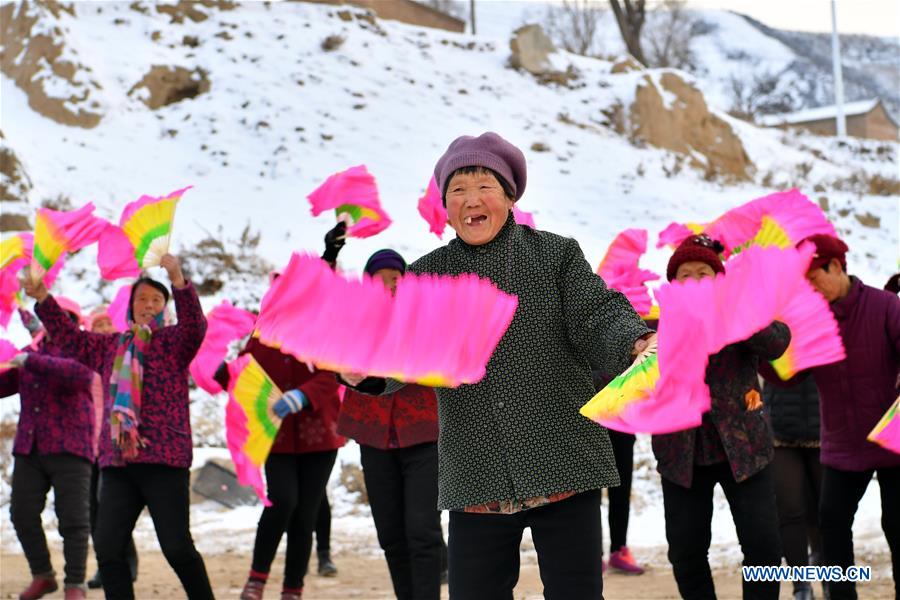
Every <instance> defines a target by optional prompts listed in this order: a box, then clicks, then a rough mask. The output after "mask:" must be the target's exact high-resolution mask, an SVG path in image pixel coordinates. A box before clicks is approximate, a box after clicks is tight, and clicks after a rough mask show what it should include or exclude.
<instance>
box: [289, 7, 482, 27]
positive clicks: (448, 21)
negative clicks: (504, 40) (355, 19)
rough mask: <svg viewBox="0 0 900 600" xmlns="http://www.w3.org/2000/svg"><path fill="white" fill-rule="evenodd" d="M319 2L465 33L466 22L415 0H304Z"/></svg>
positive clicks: (385, 17) (384, 17)
mask: <svg viewBox="0 0 900 600" xmlns="http://www.w3.org/2000/svg"><path fill="white" fill-rule="evenodd" d="M304 1H305V2H315V3H317V4H335V5H339V4H350V5H352V6H358V7H360V8H367V9H369V10H371V11H372V12H373V13H375V15H376V16H377V17H378V18H379V19H389V20H393V21H400V22H401V23H408V24H410V25H418V26H419V27H433V28H435V29H446V30H447V31H455V32H457V33H463V32H464V31H465V30H466V22H465V21H462V20H460V19H457V18H456V17H453V16H451V15H448V14H447V13H445V12H442V11H439V10H437V9H436V8H431V7H430V6H428V5H426V4H421V3H419V2H413V0H304Z"/></svg>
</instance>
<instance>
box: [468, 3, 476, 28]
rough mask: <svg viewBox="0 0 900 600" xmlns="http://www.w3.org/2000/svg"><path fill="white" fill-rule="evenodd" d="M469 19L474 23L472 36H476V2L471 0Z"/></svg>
mask: <svg viewBox="0 0 900 600" xmlns="http://www.w3.org/2000/svg"><path fill="white" fill-rule="evenodd" d="M469 19H470V20H471V21H472V35H475V0H469Z"/></svg>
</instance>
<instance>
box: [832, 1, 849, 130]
mask: <svg viewBox="0 0 900 600" xmlns="http://www.w3.org/2000/svg"><path fill="white" fill-rule="evenodd" d="M831 62H832V69H833V70H834V104H835V106H836V108H837V115H836V121H837V123H836V130H837V135H838V137H846V135H847V120H846V118H845V117H844V76H843V75H842V73H841V41H840V39H839V38H838V32H837V7H836V6H835V0H831Z"/></svg>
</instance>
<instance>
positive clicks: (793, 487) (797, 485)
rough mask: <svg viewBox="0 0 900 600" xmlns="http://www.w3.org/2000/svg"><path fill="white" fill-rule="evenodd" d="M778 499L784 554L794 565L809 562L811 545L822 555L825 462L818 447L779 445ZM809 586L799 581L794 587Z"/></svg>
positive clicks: (776, 486) (775, 464)
mask: <svg viewBox="0 0 900 600" xmlns="http://www.w3.org/2000/svg"><path fill="white" fill-rule="evenodd" d="M772 465H773V466H774V468H775V500H776V503H777V505H778V526H779V528H780V529H781V545H782V547H783V550H784V558H785V560H786V561H787V564H788V565H790V566H792V567H801V566H806V565H808V564H809V548H812V550H813V552H815V553H816V554H817V555H818V557H819V559H820V560H821V556H822V547H821V543H820V537H819V526H818V517H819V495H820V494H821V491H822V465H821V464H820V463H819V449H818V448H783V447H779V448H775V460H774V462H773V463H772ZM806 587H809V584H808V583H806V582H799V581H798V582H795V583H794V589H795V590H798V589H801V588H806Z"/></svg>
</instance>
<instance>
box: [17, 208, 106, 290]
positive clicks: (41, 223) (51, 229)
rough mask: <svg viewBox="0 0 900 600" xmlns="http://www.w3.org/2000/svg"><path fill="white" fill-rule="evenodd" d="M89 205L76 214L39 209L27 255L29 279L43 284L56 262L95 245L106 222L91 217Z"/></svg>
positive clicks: (74, 212) (75, 211)
mask: <svg viewBox="0 0 900 600" xmlns="http://www.w3.org/2000/svg"><path fill="white" fill-rule="evenodd" d="M93 212H94V205H93V204H92V203H90V202H88V203H87V204H85V205H84V206H82V207H81V208H79V209H78V210H70V211H61V210H52V209H49V208H39V209H38V211H37V216H36V217H35V223H34V238H33V245H32V251H31V279H32V281H34V282H35V283H37V282H39V281H42V280H44V278H45V276H46V275H47V273H48V272H49V271H50V270H51V269H53V266H54V265H55V264H56V263H57V261H58V260H59V259H60V258H61V257H62V256H63V255H64V254H65V253H67V252H75V251H76V250H80V249H81V248H84V247H85V246H89V245H90V244H93V243H94V242H96V241H97V239H98V238H99V237H100V233H101V232H102V231H103V228H104V227H106V225H107V221H105V220H103V219H100V218H98V217H95V216H94V215H93Z"/></svg>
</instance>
